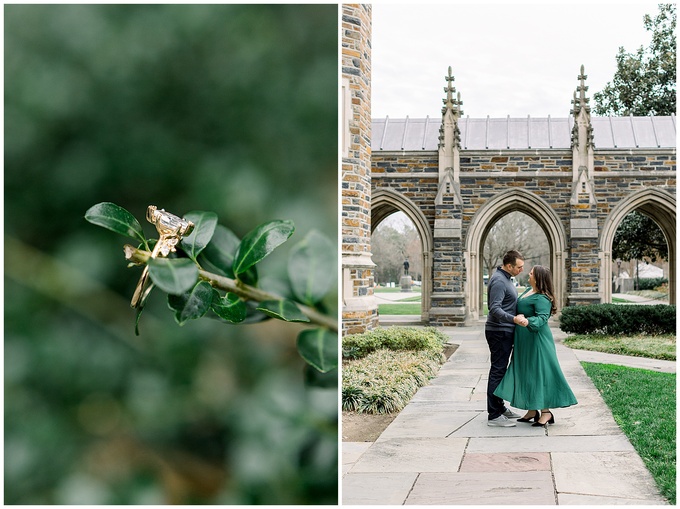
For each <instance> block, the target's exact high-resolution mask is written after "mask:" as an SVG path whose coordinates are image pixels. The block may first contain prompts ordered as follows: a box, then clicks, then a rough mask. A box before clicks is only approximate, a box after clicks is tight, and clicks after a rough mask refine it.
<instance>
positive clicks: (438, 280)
mask: <svg viewBox="0 0 680 509" xmlns="http://www.w3.org/2000/svg"><path fill="white" fill-rule="evenodd" d="M445 79H446V81H447V86H446V87H445V88H444V91H445V92H446V99H444V100H443V102H444V107H443V108H442V126H441V128H440V136H439V168H438V171H439V190H438V192H437V196H436V198H435V219H434V253H433V259H432V295H431V303H432V305H431V307H430V311H429V315H430V316H429V318H430V324H432V325H460V324H462V323H463V322H464V321H465V317H466V314H467V309H466V306H465V291H464V290H465V286H464V284H465V259H464V257H463V242H462V237H461V229H462V200H461V195H460V130H459V129H458V118H459V117H460V115H462V113H463V112H462V111H461V110H460V105H461V104H462V102H461V100H460V94H458V96H457V97H455V96H454V93H455V91H456V89H455V88H454V87H453V85H452V83H453V81H454V77H453V76H452V75H451V67H449V74H448V76H446V78H445Z"/></svg>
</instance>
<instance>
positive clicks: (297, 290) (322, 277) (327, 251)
mask: <svg viewBox="0 0 680 509" xmlns="http://www.w3.org/2000/svg"><path fill="white" fill-rule="evenodd" d="M335 251H336V250H335V247H334V246H333V243H332V242H331V241H330V239H329V238H328V237H326V236H325V235H323V234H321V233H320V232H317V231H315V230H312V231H311V232H309V233H308V234H307V235H306V236H305V238H304V239H302V240H301V241H300V242H299V243H298V244H296V245H295V247H293V249H292V250H291V252H290V258H289V259H288V277H289V278H290V282H291V285H292V287H293V293H294V294H295V296H296V297H297V298H298V299H299V300H300V301H301V302H304V303H305V304H308V305H310V306H313V305H314V304H316V303H317V302H319V301H320V300H321V299H323V298H324V296H325V295H326V293H328V291H329V290H330V288H331V285H332V284H333V282H334V281H336V279H337V265H336V262H335Z"/></svg>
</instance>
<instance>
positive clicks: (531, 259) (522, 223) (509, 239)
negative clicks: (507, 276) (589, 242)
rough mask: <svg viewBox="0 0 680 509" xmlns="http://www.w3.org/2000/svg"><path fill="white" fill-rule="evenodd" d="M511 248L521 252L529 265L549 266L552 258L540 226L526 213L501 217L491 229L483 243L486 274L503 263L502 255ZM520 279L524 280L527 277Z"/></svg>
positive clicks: (524, 275)
mask: <svg viewBox="0 0 680 509" xmlns="http://www.w3.org/2000/svg"><path fill="white" fill-rule="evenodd" d="M510 249H515V250H517V251H519V252H520V253H522V255H523V256H524V260H525V263H526V264H527V266H533V265H547V264H548V263H549V257H550V247H549V245H548V239H547V237H546V235H545V232H544V231H543V229H542V228H541V227H540V226H539V224H538V223H537V222H536V221H535V220H534V219H532V218H531V217H529V216H528V215H526V214H524V213H523V212H510V213H509V214H507V215H505V216H503V217H501V218H500V219H499V220H498V221H497V222H496V223H495V224H494V225H493V226H492V227H491V228H490V229H489V233H488V234H487V237H486V240H485V241H484V253H483V258H482V259H483V261H484V267H485V271H486V274H488V275H491V274H492V273H493V271H494V269H495V268H496V267H497V266H498V265H500V264H501V263H502V260H503V255H504V254H505V253H506V252H507V251H508V250H510ZM528 273H529V271H528V270H527V271H526V274H522V275H521V276H520V278H521V280H522V281H525V280H526V279H527V277H528V276H527V274H528Z"/></svg>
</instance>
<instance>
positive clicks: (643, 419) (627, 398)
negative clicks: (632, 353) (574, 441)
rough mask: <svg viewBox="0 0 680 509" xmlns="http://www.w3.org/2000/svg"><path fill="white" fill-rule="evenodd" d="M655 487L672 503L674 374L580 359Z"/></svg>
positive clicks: (674, 488) (674, 424)
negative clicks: (651, 477)
mask: <svg viewBox="0 0 680 509" xmlns="http://www.w3.org/2000/svg"><path fill="white" fill-rule="evenodd" d="M581 364H582V365H583V368H584V369H585V371H586V373H587V374H588V376H589V377H590V378H591V379H592V381H593V383H594V384H595V386H596V387H597V389H598V390H599V391H600V393H601V394H602V398H603V399H604V401H605V403H606V404H607V405H608V406H609V408H610V409H611V411H612V414H613V415H614V419H615V420H616V422H617V423H618V425H619V426H620V427H621V429H622V430H623V432H624V433H625V434H626V436H627V437H628V439H629V440H630V442H631V443H632V444H633V447H635V450H636V451H637V452H638V454H639V455H640V457H641V458H642V460H643V461H644V463H645V465H646V466H647V469H648V470H649V471H650V472H651V474H652V476H653V477H654V480H655V481H656V483H657V485H658V487H659V490H660V491H661V493H662V494H663V496H665V497H666V498H667V499H668V501H669V502H670V503H671V504H673V505H675V496H676V485H675V477H676V474H675V470H676V466H675V459H676V453H675V443H676V441H675V430H676V413H675V406H676V404H675V396H676V394H675V387H676V385H675V383H676V376H675V373H657V372H655V371H650V370H645V369H636V368H626V367H623V366H614V365H611V364H593V363H589V362H582V363H581Z"/></svg>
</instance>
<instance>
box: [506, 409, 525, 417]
mask: <svg viewBox="0 0 680 509" xmlns="http://www.w3.org/2000/svg"><path fill="white" fill-rule="evenodd" d="M503 415H504V416H506V417H507V418H508V419H519V418H520V417H522V416H521V415H519V414H516V413H515V412H513V411H512V410H510V409H509V408H508V409H507V410H506V411H505V412H503Z"/></svg>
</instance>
